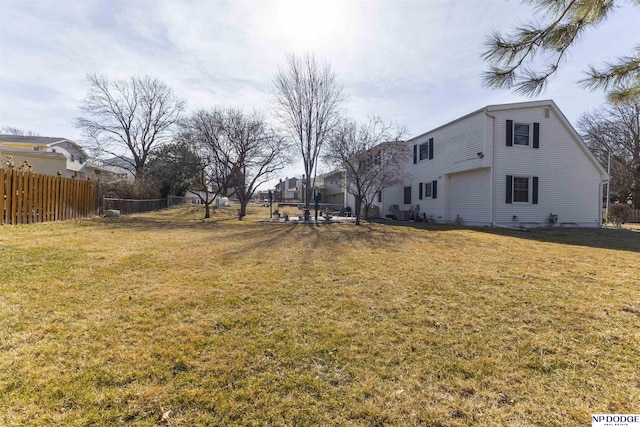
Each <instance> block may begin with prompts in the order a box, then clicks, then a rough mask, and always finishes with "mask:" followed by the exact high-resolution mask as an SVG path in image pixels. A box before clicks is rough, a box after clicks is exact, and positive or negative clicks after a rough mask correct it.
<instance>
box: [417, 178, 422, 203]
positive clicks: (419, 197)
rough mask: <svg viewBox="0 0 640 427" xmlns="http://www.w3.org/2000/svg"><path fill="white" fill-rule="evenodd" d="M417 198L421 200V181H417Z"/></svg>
mask: <svg viewBox="0 0 640 427" xmlns="http://www.w3.org/2000/svg"><path fill="white" fill-rule="evenodd" d="M418 199H420V200H422V183H421V182H419V183H418Z"/></svg>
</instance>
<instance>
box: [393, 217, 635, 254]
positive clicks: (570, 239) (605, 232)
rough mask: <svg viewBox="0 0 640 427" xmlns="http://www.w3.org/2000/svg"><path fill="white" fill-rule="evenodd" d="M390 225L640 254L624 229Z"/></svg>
mask: <svg viewBox="0 0 640 427" xmlns="http://www.w3.org/2000/svg"><path fill="white" fill-rule="evenodd" d="M390 224H393V225H395V226H400V227H412V228H416V229H420V230H433V231H447V230H460V229H466V230H474V231H479V232H481V233H488V234H493V235H497V236H508V237H513V238H516V239H526V240H535V241H539V242H545V243H557V244H562V245H573V246H586V247H591V248H600V249H613V250H620V251H629V252H640V232H638V231H636V230H629V229H624V228H621V229H611V228H608V229H603V228H593V229H589V228H534V229H529V230H513V229H508V228H496V227H461V226H454V225H434V224H426V223H415V222H393V223H390Z"/></svg>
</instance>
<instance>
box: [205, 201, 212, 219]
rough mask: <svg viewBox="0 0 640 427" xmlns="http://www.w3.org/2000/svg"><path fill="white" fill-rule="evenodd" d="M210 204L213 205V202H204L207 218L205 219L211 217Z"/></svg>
mask: <svg viewBox="0 0 640 427" xmlns="http://www.w3.org/2000/svg"><path fill="white" fill-rule="evenodd" d="M210 206H211V202H206V203H205V204H204V218H205V219H207V218H211V209H210Z"/></svg>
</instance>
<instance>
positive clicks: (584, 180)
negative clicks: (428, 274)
mask: <svg viewBox="0 0 640 427" xmlns="http://www.w3.org/2000/svg"><path fill="white" fill-rule="evenodd" d="M545 116H547V117H545ZM507 120H512V121H514V122H516V123H527V124H530V128H531V133H530V145H529V146H517V145H515V146H506V121H507ZM534 122H535V123H539V124H540V148H538V149H534V148H533V123H534ZM430 138H433V141H434V146H433V148H434V150H433V151H434V153H433V159H430V160H427V159H425V160H419V150H418V159H417V163H416V164H414V163H413V155H412V156H411V157H410V159H409V160H408V162H407V164H406V167H405V170H404V172H405V175H406V178H405V183H404V184H403V185H398V186H395V187H393V188H389V189H386V190H385V192H384V196H383V209H382V214H383V215H384V214H386V213H388V208H389V206H390V205H393V204H397V205H399V207H400V209H408V208H409V207H410V206H409V205H405V204H404V203H403V187H404V186H407V185H411V188H412V200H411V205H416V204H419V205H420V212H421V213H425V214H426V215H427V216H430V217H432V218H434V219H436V221H453V220H455V218H456V216H457V215H460V217H461V218H462V219H463V222H464V223H465V224H491V223H493V224H497V225H500V224H504V225H511V224H512V223H513V217H514V216H517V217H518V219H519V223H520V224H521V225H525V226H536V225H537V226H541V225H547V224H548V218H549V215H550V214H554V215H558V222H559V223H560V225H570V226H581V227H584V226H594V227H595V226H599V225H600V221H599V220H600V215H601V197H602V196H601V194H602V193H601V185H602V180H603V178H604V171H603V170H602V168H601V167H600V166H599V165H597V162H596V161H595V159H594V157H593V156H592V155H591V154H590V153H589V151H588V149H587V148H586V147H585V146H584V143H583V142H582V141H581V140H580V138H579V137H578V135H577V134H576V132H575V130H574V129H573V128H572V127H571V125H570V124H569V122H568V121H567V120H566V118H565V117H564V116H563V115H562V113H561V112H560V111H559V110H558V109H557V107H556V106H555V104H554V103H553V102H552V101H532V102H527V103H518V104H506V105H496V106H488V107H486V108H484V109H482V110H478V111H476V112H474V113H471V114H469V115H467V116H464V117H461V118H460V119H457V120H454V121H452V122H450V123H448V124H446V125H443V126H441V127H439V128H436V129H434V130H432V131H430V132H427V133H425V134H422V135H420V136H418V137H415V138H413V139H412V140H410V141H407V145H408V148H409V150H410V152H411V153H413V147H414V145H417V146H419V145H420V144H422V143H425V142H428V141H429V139H430ZM479 153H481V154H479ZM507 175H512V176H523V177H528V178H529V182H530V188H529V202H527V203H517V202H514V203H506V182H507ZM533 177H537V178H538V203H537V204H533V203H532V193H533V188H532V184H533ZM435 180H437V182H438V197H437V198H436V199H426V198H423V199H422V200H420V199H419V197H418V195H419V184H420V183H429V182H432V181H435Z"/></svg>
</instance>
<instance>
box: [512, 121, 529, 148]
mask: <svg viewBox="0 0 640 427" xmlns="http://www.w3.org/2000/svg"><path fill="white" fill-rule="evenodd" d="M513 145H529V125H525V124H522V123H514V125H513Z"/></svg>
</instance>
